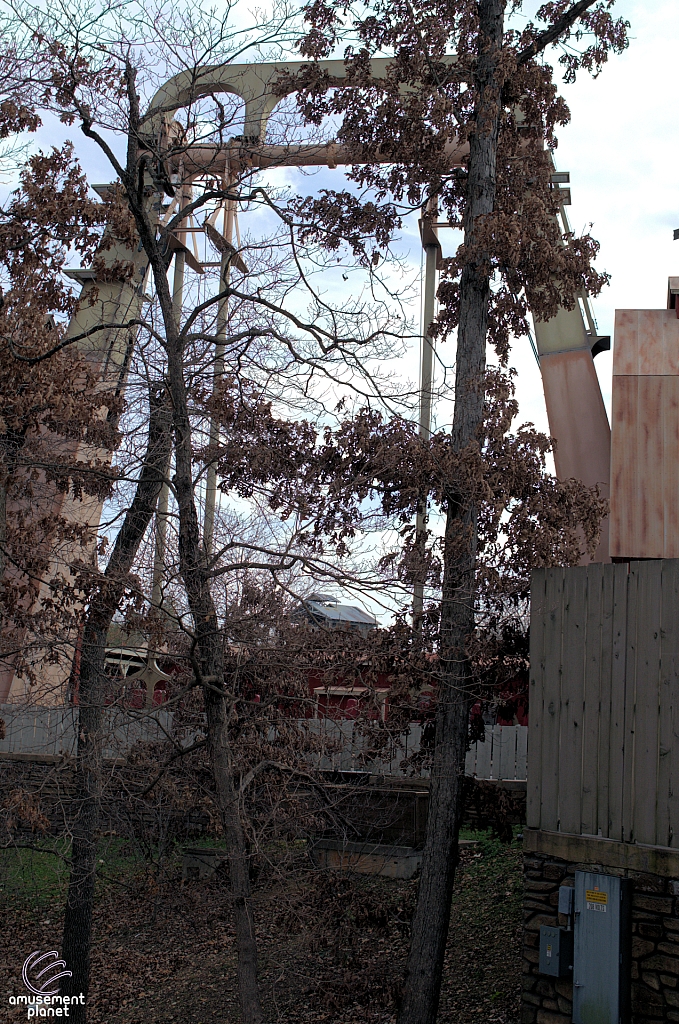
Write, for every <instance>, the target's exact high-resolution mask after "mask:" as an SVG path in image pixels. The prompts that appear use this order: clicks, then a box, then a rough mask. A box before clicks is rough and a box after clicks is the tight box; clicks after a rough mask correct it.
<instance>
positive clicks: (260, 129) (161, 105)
mask: <svg viewBox="0 0 679 1024" xmlns="http://www.w3.org/2000/svg"><path fill="white" fill-rule="evenodd" d="M392 62H393V58H391V57H374V58H373V59H372V60H371V62H370V64H371V70H372V77H373V78H374V79H375V80H376V81H379V79H383V78H386V77H387V68H388V67H389V65H390V64H391V63H392ZM455 62H456V58H455V57H454V56H450V57H445V58H444V59H443V63H450V64H454V63H455ZM309 65H310V62H309V61H303V60H300V61H275V62H273V63H265V62H263V63H261V64H218V65H212V66H209V67H206V68H203V69H200V70H198V71H180V72H179V74H177V75H174V77H173V78H170V79H168V81H167V82H166V83H165V85H162V86H161V87H160V89H158V91H157V92H156V94H155V96H154V97H153V99H152V100H151V103H150V104H149V108H148V111H147V113H146V115H145V120H147V123H148V127H149V128H150V130H151V132H152V133H153V134H156V133H158V132H160V131H161V130H162V127H163V122H165V123H167V119H168V115H171V114H172V113H173V112H174V111H175V110H179V109H181V108H182V107H186V106H188V105H189V104H190V103H193V102H195V100H197V99H201V98H202V97H204V96H210V95H212V94H213V93H215V92H226V93H230V94H231V95H233V96H239V97H240V98H241V99H242V100H243V101H244V103H245V123H244V128H243V134H244V135H245V136H247V137H251V138H254V139H262V138H263V136H264V132H265V130H266V123H267V120H268V119H269V117H270V116H271V113H272V112H273V110H274V109H275V107H276V106H277V104H278V103H280V101H281V100H282V99H284V98H285V96H286V95H290V94H291V93H292V92H294V91H295V90H294V88H292V87H291V88H290V89H289V90H288V91H287V92H285V91H283V92H281V83H280V79H281V75H283V74H286V73H287V74H289V75H291V76H293V75H295V74H297V72H299V71H301V70H302V68H305V67H309ZM315 66H316V67H318V68H320V69H321V71H325V72H327V73H328V75H329V76H330V77H331V78H332V79H334V80H335V81H336V82H338V83H339V82H341V81H343V80H345V79H346V78H347V69H346V66H345V64H344V61H343V60H320V61H318V62H317V64H316V65H315ZM275 86H277V88H275Z"/></svg>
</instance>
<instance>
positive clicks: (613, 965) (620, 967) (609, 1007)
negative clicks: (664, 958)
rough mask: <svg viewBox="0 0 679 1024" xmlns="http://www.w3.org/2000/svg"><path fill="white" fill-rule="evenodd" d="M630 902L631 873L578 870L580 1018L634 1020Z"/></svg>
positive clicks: (609, 1023) (579, 1022)
mask: <svg viewBox="0 0 679 1024" xmlns="http://www.w3.org/2000/svg"><path fill="white" fill-rule="evenodd" d="M630 905H631V883H630V882H629V880H628V879H626V878H618V876H617V875H600V874H596V873H595V872H593V871H576V872H575V927H574V935H575V945H574V950H573V1021H574V1022H575V1024H628V1021H629V1014H630V968H631V963H630V955H631V918H630V914H631V909H630Z"/></svg>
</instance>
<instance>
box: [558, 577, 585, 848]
mask: <svg viewBox="0 0 679 1024" xmlns="http://www.w3.org/2000/svg"><path fill="white" fill-rule="evenodd" d="M563 593H564V614H563V627H562V635H563V638H564V639H563V655H562V677H561V715H560V722H559V727H560V728H559V830H560V831H561V832H575V833H579V832H580V830H581V815H580V798H581V793H582V727H583V705H584V685H585V647H586V634H587V629H586V626H587V567H586V566H578V567H577V568H572V569H568V570H567V571H566V572H565V574H564V585H563Z"/></svg>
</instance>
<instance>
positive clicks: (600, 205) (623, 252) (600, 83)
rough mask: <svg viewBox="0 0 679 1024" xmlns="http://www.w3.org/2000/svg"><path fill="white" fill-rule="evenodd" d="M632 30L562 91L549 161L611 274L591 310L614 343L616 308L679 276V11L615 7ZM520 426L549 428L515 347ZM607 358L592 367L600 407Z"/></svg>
mask: <svg viewBox="0 0 679 1024" xmlns="http://www.w3.org/2000/svg"><path fill="white" fill-rule="evenodd" d="M615 10H616V11H618V12H619V16H621V17H625V18H626V19H627V20H628V21H629V22H630V23H631V29H630V36H631V40H630V45H629V49H628V50H627V51H626V53H625V54H623V55H622V56H620V57H612V58H611V59H610V61H609V63H608V65H607V67H606V68H605V69H604V71H603V73H602V74H601V76H600V77H599V78H598V79H597V80H596V81H594V80H592V79H591V78H590V77H589V76H587V75H582V76H581V77H580V79H579V80H578V82H576V84H575V85H572V86H563V94H564V96H565V97H566V100H567V102H568V104H569V106H570V109H571V115H572V120H571V124H570V125H569V126H568V127H566V128H562V129H561V132H560V144H559V149H558V151H557V154H556V162H557V167H558V168H559V170H564V171H570V174H571V194H572V200H573V205H572V206H571V207H569V209H568V214H569V218H570V221H571V224H572V226H573V228H574V229H575V230H582V229H583V228H584V227H586V226H587V225H588V224H589V223H591V224H592V225H593V227H592V234H593V236H594V237H595V238H597V239H598V241H599V242H600V243H601V252H600V254H599V258H598V260H597V266H598V267H599V268H600V269H603V270H606V271H607V272H608V273H609V274H610V275H611V283H610V286H609V287H608V288H606V289H604V292H603V293H602V295H601V297H600V298H598V299H596V300H595V302H594V315H595V317H596V320H597V323H598V327H599V333H600V334H610V335H611V336H613V321H614V315H615V310H616V309H658V308H664V307H665V305H666V297H667V278H668V277H669V276H670V275H673V274H679V241H677V242H674V241H673V239H672V231H673V228H679V188H678V185H677V172H678V170H679V119H678V118H677V116H676V107H675V104H674V102H673V101H674V96H675V93H676V83H677V66H678V63H679V57H678V55H679V18H678V17H677V14H678V11H679V8H678V7H677V4H676V2H675V0H652V2H648V0H646V2H643V0H618V3H616V5H615ZM513 361H514V364H515V366H516V367H517V369H518V370H519V386H518V393H519V400H520V403H521V415H522V418H525V419H532V420H533V421H534V422H535V423H536V424H537V425H539V426H540V427H542V428H543V429H545V430H546V429H547V420H546V415H545V411H544V401H543V399H542V388H541V382H540V375H539V371H538V368H537V366H536V364H535V360H534V358H533V356H532V354H531V352H530V351H529V349H528V343H527V341H521V342H518V343H517V345H516V346H515V350H514V357H513ZM611 363H612V358H611V354H610V353H602V354H601V355H599V356H597V358H596V361H595V365H596V366H597V370H598V372H599V379H600V381H601V387H602V391H603V394H604V399H605V401H606V404H607V406H609V408H610V391H611Z"/></svg>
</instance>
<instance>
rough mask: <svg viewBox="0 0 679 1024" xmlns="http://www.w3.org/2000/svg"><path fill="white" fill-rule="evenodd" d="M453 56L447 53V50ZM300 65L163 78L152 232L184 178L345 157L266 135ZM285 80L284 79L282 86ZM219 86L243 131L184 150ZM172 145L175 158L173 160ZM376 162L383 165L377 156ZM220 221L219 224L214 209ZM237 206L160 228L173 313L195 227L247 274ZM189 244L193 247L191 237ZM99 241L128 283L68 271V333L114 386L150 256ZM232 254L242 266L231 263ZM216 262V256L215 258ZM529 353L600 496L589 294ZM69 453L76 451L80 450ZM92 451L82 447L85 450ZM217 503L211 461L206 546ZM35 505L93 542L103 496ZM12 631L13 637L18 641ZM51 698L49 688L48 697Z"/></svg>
mask: <svg viewBox="0 0 679 1024" xmlns="http://www.w3.org/2000/svg"><path fill="white" fill-rule="evenodd" d="M451 59H452V58H451ZM388 64H389V59H387V58H385V59H374V60H373V61H372V75H373V78H374V79H375V80H379V79H380V78H384V77H385V75H386V69H387V66H388ZM305 66H306V62H284V63H280V62H276V63H261V64H253V65H223V66H217V67H206V68H202V69H198V70H196V71H192V72H188V71H186V72H182V73H180V74H178V75H176V76H174V77H173V78H171V79H169V81H168V82H166V84H165V85H164V86H162V87H161V88H160V89H159V90H158V92H157V93H156V95H155V96H154V98H153V100H152V102H151V104H150V106H149V109H148V112H147V117H146V118H145V127H144V133H145V135H148V136H149V137H151V138H153V139H155V140H159V142H160V151H161V153H162V152H166V153H167V154H168V156H167V159H165V160H163V173H164V174H166V175H167V176H168V179H170V180H175V181H178V182H179V185H178V189H177V192H176V195H175V198H174V200H173V201H172V202H171V203H170V204H169V206H168V205H167V201H166V200H164V198H163V196H162V195H161V194H159V192H158V187H159V186H158V185H157V184H152V183H151V178H150V177H149V188H148V204H149V210H150V211H153V215H154V217H155V219H156V223H157V226H158V228H159V229H160V230H163V229H164V227H165V226H166V225H167V224H168V223H169V221H170V219H171V218H174V217H175V216H176V215H177V213H181V211H182V209H183V208H184V206H186V205H188V203H189V202H190V201H191V187H192V183H193V182H195V181H196V180H198V179H205V178H206V177H210V178H213V179H218V180H220V181H221V182H222V188H223V189H227V188H228V187H230V186H231V185H232V184H234V183H235V182H236V181H237V180H238V177H239V175H240V174H241V173H242V172H243V171H244V170H247V171H249V170H251V169H258V168H271V167H276V168H278V167H321V166H328V167H330V168H335V167H338V166H340V165H343V164H347V163H349V162H350V160H349V154H348V153H347V152H346V151H345V150H344V149H343V147H342V146H340V145H337V144H334V143H325V144H323V143H308V144H304V143H300V144H297V143H295V144H289V145H280V144H271V143H267V142H265V141H264V139H265V132H266V127H267V121H268V119H269V117H270V116H271V114H272V113H273V111H274V109H275V107H276V106H277V105H278V104H279V103H280V102H281V100H283V99H284V97H285V95H286V94H290V93H291V92H293V91H294V88H295V85H294V76H295V74H296V73H297V72H299V71H300V70H301V69H302V68H304V67H305ZM318 68H319V70H320V71H321V72H325V73H327V75H328V76H329V83H330V84H329V86H328V88H331V87H332V85H333V84H338V83H341V82H342V81H345V80H346V77H347V72H346V68H345V65H344V62H343V61H342V60H326V61H319V62H318ZM285 82H288V83H289V87H287V89H286V86H285V85H284V84H282V83H285ZM220 93H226V94H231V95H233V96H235V97H237V98H239V99H240V100H241V101H242V103H243V104H244V117H243V131H242V134H241V135H240V136H235V137H232V138H230V139H229V140H228V141H227V142H225V143H224V144H222V145H208V144H205V143H197V144H194V145H191V146H189V147H185V148H184V149H183V150H182V149H181V147H179V146H176V145H175V142H176V138H177V124H176V122H175V120H174V114H175V113H176V111H178V110H180V109H182V108H185V107H187V106H189V105H190V104H193V103H195V102H196V101H197V100H199V99H201V98H203V97H208V96H215V95H218V94H220ZM173 150H174V151H175V153H176V155H175V156H173V155H172V153H173ZM467 155H468V146H467V145H466V144H465V145H462V144H460V145H455V144H450V145H449V147H448V156H449V159H450V167H451V169H452V168H454V167H461V166H463V165H464V162H465V160H466V158H467ZM385 162H387V160H386V158H385ZM565 180H567V175H563V174H557V173H555V174H554V176H553V182H554V185H555V186H558V185H560V184H561V183H563V182H564V181H565ZM109 187H110V186H106V185H99V186H95V189H96V190H97V191H98V192H99V193H100V194H101V195H104V194H105V190H106V189H107V188H109ZM561 194H562V195H563V204H562V205H561V208H560V216H561V217H562V218H563V221H564V227H565V228H566V230H567V221H566V219H565V217H566V215H565V210H564V205H565V204H566V203H567V202H569V201H570V197H569V193H568V190H566V189H562V190H561ZM220 214H221V216H222V217H223V220H222V221H221V229H220V227H219V226H218V225H219V223H220V222H219V216H220ZM235 216H236V203H235V201H234V200H233V199H226V200H224V201H223V202H222V203H221V204H220V206H219V207H218V208H217V210H215V212H214V213H213V215H212V216H211V217H210V218H209V219H208V220H207V221H206V223H205V224H204V225H203V226H202V227H196V226H195V225H194V224H193V223H192V222H191V221H190V219H189V217H186V218H182V220H181V222H180V223H179V227H177V228H175V229H174V230H173V231H172V233H171V234H169V236H168V244H169V245H170V247H171V248H172V249H173V250H174V256H173V261H174V278H173V301H174V303H175V308H177V309H178V310H181V307H182V302H183V298H184V286H185V272H186V268H187V267H188V268H189V269H190V270H191V271H192V272H194V273H196V274H202V273H203V271H204V264H203V263H202V262H201V259H200V257H199V254H198V250H197V247H196V246H195V234H196V232H199V231H204V232H205V234H206V235H207V237H208V238H209V240H210V242H211V243H212V244H213V246H214V247H215V248H216V249H217V251H218V252H219V253H220V261H219V262H220V265H221V274H222V280H224V281H225V282H226V283H228V275H229V272H230V268H231V267H236V268H237V269H240V270H241V271H243V272H246V271H247V268H246V267H245V265H244V263H243V261H242V258H241V256H240V254H239V252H238V249H237V248H236V247H235V246H234V244H233V229H234V223H235ZM443 227H444V225H442V224H439V223H438V222H437V220H436V218H435V216H432V215H431V214H428V213H427V211H423V216H422V218H421V220H420V232H421V239H422V246H423V250H424V268H425V269H424V286H423V338H422V358H421V375H420V407H419V429H420V432H421V434H422V435H423V436H428V434H429V432H430V429H431V409H432V401H433V395H434V391H433V367H434V340H433V338H432V335H431V331H430V325H431V323H432V321H433V319H434V316H435V302H436V280H437V269H438V265H439V262H440V258H441V252H442V249H441V241H440V238H439V233H440V230H441V229H442V228H443ZM192 242H193V244H192ZM107 245H108V248H106V249H104V250H103V251H102V252H101V254H100V255H101V256H102V257H103V264H104V266H105V267H113V266H114V265H115V264H117V263H123V264H128V265H129V264H131V265H132V266H133V268H134V273H133V275H132V276H131V277H130V278H129V279H128V280H125V281H120V280H118V281H111V280H109V279H107V277H110V276H113V275H106V273H105V272H104V275H103V276H102V275H100V276H97V273H96V272H95V271H94V270H93V269H87V268H84V269H77V270H73V271H70V272H69V274H70V276H71V277H72V278H73V279H74V280H76V281H77V282H78V283H80V284H81V285H82V291H81V296H80V302H79V306H78V311H77V313H76V314H75V316H74V317H73V319H72V321H71V323H70V325H69V328H68V336H69V337H72V338H74V339H78V340H77V341H76V344H77V346H78V349H79V351H80V353H81V354H82V355H83V356H85V357H86V358H87V360H88V361H89V363H90V365H92V366H93V368H96V370H97V373H98V375H99V376H100V379H101V380H102V381H103V380H106V381H107V382H109V383H110V382H111V381H115V382H117V387H118V388H119V389H121V390H122V389H124V388H125V384H126V379H127V373H128V369H129V365H130V359H131V355H132V350H133V347H134V343H135V328H130V327H128V326H126V325H127V324H129V322H130V321H134V320H135V319H138V318H139V317H140V316H141V313H142V309H143V305H144V303H145V302H146V301H147V296H146V294H145V280H146V276H147V270H148V260H147V256H146V254H145V252H144V251H143V249H142V248H141V247H140V246H138V245H128V244H125V243H123V242H121V241H119V240H115V239H113V240H111V239H110V237H109V238H108V239H107ZM239 261H240V262H239ZM213 265H214V264H213ZM227 301H228V300H222V302H221V304H220V306H219V310H218V316H217V331H216V336H215V349H214V383H215V385H217V384H218V382H219V380H220V377H221V375H222V373H223V367H224V352H225V344H226V340H227V337H226V329H227V319H228V309H227ZM535 345H536V354H537V357H538V360H539V364H540V370H541V373H542V380H543V386H544V394H545V401H546V406H547V414H548V418H549V427H550V433H551V435H552V436H553V437H554V438H555V439H556V441H557V448H556V452H555V463H556V472H557V476H558V477H559V478H561V479H569V478H571V477H573V478H576V479H579V480H582V481H583V482H584V483H585V484H587V485H588V486H592V485H595V484H596V485H598V486H599V488H600V490H601V492H602V494H603V495H604V496H608V494H609V483H610V449H611V433H610V427H609V423H608V418H607V415H606V410H605V408H604V403H603V399H602V395H601V390H600V386H599V381H598V378H597V374H596V370H595V368H594V362H593V358H594V356H595V355H596V354H597V352H599V351H601V350H602V349H605V348H608V347H610V339H608V338H601V337H598V336H597V331H596V327H595V322H594V318H593V316H592V313H591V309H590V306H589V300H588V298H587V296H586V295H584V294H583V295H582V296H581V301H580V303H579V304H577V305H576V306H575V308H573V309H572V310H567V309H563V308H562V309H560V310H559V312H558V313H557V315H556V316H555V317H554V318H553V319H551V320H549V321H547V322H540V321H535ZM210 440H211V442H212V443H215V442H217V440H218V427H217V425H216V423H215V422H214V421H213V422H212V423H211V425H210ZM81 447H82V449H83V450H82V451H79V450H74V451H73V456H74V457H75V458H78V457H79V454H80V455H83V456H85V457H86V455H87V452H85V450H84V446H81ZM89 454H90V455H91V450H90V452H89ZM99 455H100V457H104V458H108V459H110V458H111V453H110V452H107V453H99ZM168 495H169V491H168V486H167V484H166V485H165V486H164V487H163V490H162V491H161V495H160V498H159V501H158V507H157V512H156V530H155V537H156V555H155V564H154V573H153V592H152V595H151V601H152V603H153V604H154V605H155V606H157V607H160V606H161V603H162V599H163V598H162V589H163V588H162V584H163V555H164V546H165V543H166V524H167V515H168ZM215 502H216V475H215V469H214V466H211V467H209V468H208V472H207V480H206V496H205V515H204V522H203V533H204V543H205V546H206V548H207V549H208V551H209V550H210V549H211V545H212V537H213V530H214V516H215ZM44 505H45V508H43V510H42V511H43V512H44V511H46V508H47V506H49V508H50V510H51V512H52V513H53V514H55V515H60V516H62V517H65V518H66V519H71V520H76V521H78V522H79V523H81V524H82V525H84V526H86V527H87V529H88V530H89V533H90V535H91V537H92V538H95V537H96V535H97V531H98V528H99V522H100V517H101V512H102V504H101V503H100V502H99V501H97V500H94V499H89V500H80V499H78V500H76V499H75V498H73V497H72V496H71V495H70V494H68V493H66V494H60V493H56V492H54V491H49V489H46V493H45V497H44ZM418 527H419V529H420V530H424V529H425V528H426V520H425V518H424V512H421V513H420V516H419V517H418ZM595 560H596V561H608V524H607V522H606V523H604V528H603V530H602V538H601V543H600V545H599V549H598V551H597V554H596V556H595ZM47 590H48V584H47V582H46V581H45V582H43V584H42V589H41V594H40V596H39V597H38V599H37V600H38V602H39V601H40V600H41V597H42V596H44V595H45V594H46V593H47ZM422 600H423V588H422V587H421V586H417V587H416V589H415V595H414V614H415V616H417V614H418V612H419V611H421V608H422ZM20 639H21V638H19V640H20ZM45 671H46V672H47V674H48V675H49V676H50V678H49V685H47V686H46V687H45V690H44V692H46V693H52V694H54V695H60V697H56V700H57V701H58V700H59V699H61V700H63V694H64V687H65V683H66V681H67V678H68V674H69V672H68V669H65V668H64V666H63V665H61V666H51V667H48V668H47V669H46V670H45ZM23 693H24V684H23V681H22V680H21V678H20V677H19V675H18V673H17V672H16V671H15V669H14V666H13V665H12V664H11V663H10V664H7V663H6V664H5V665H4V666H0V703H2V702H3V701H6V700H14V699H20V698H21V697H22V696H23ZM50 702H51V703H54V702H55V696H52V697H51V698H50Z"/></svg>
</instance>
